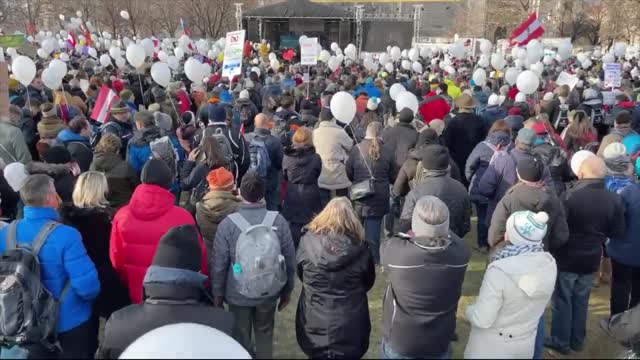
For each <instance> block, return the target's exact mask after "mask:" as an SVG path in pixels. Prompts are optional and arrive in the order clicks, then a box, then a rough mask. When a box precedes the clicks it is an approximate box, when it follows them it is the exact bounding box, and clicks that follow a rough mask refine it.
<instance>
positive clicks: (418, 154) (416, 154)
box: [407, 149, 422, 161]
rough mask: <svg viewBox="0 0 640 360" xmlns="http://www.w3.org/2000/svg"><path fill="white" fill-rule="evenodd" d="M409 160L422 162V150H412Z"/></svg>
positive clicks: (408, 156)
mask: <svg viewBox="0 0 640 360" xmlns="http://www.w3.org/2000/svg"><path fill="white" fill-rule="evenodd" d="M407 159H411V160H415V161H422V149H413V150H410V151H409V153H408V154H407Z"/></svg>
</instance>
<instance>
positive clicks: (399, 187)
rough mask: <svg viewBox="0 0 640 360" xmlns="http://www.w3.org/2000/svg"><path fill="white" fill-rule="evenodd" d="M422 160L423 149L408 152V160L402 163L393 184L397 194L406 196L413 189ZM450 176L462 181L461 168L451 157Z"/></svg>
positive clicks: (394, 192) (394, 191)
mask: <svg viewBox="0 0 640 360" xmlns="http://www.w3.org/2000/svg"><path fill="white" fill-rule="evenodd" d="M421 161H422V149H414V150H411V151H409V154H407V160H405V161H404V164H402V167H401V168H400V171H399V172H398V176H396V181H395V182H394V184H393V194H394V195H395V196H403V197H404V196H406V195H407V194H408V193H409V191H411V188H412V186H413V184H412V182H413V180H414V179H415V177H416V170H417V168H418V163H419V162H421ZM449 176H450V177H451V178H452V179H454V180H458V181H460V182H462V175H461V174H460V169H458V165H456V163H454V162H453V160H452V159H449Z"/></svg>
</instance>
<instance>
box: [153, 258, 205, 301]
mask: <svg viewBox="0 0 640 360" xmlns="http://www.w3.org/2000/svg"><path fill="white" fill-rule="evenodd" d="M206 281H207V277H206V276H205V275H202V274H200V273H197V272H195V271H190V270H185V269H177V268H170V267H164V266H157V265H151V266H149V268H148V269H147V272H146V274H145V276H144V281H143V287H144V298H145V301H147V302H151V303H153V301H154V300H194V301H198V300H200V299H201V297H202V294H203V293H204V291H203V290H204V285H205V282H206Z"/></svg>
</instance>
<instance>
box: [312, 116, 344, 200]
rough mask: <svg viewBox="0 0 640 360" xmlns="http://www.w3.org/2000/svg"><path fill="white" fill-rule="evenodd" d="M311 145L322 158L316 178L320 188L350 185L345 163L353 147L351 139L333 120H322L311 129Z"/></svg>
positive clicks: (342, 187) (335, 188)
mask: <svg viewBox="0 0 640 360" xmlns="http://www.w3.org/2000/svg"><path fill="white" fill-rule="evenodd" d="M313 146H314V147H315V148H316V153H317V154H318V155H320V158H321V159H322V172H321V173H320V178H319V179H318V186H320V188H321V189H327V190H338V189H346V188H348V187H350V186H351V182H350V181H349V179H348V178H347V171H346V169H345V164H346V162H347V159H348V158H349V152H350V151H351V148H352V147H353V140H352V139H351V138H350V137H349V135H347V133H346V132H345V131H344V129H342V128H341V127H340V126H338V125H337V124H336V122H335V120H332V121H322V122H320V124H319V125H318V128H317V129H315V130H314V131H313Z"/></svg>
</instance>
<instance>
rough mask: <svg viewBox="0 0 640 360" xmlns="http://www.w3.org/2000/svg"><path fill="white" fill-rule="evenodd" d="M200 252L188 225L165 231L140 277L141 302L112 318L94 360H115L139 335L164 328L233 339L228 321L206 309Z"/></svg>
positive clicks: (229, 318)
mask: <svg viewBox="0 0 640 360" xmlns="http://www.w3.org/2000/svg"><path fill="white" fill-rule="evenodd" d="M200 259H201V250H200V244H199V243H198V232H197V230H196V227H195V226H193V225H181V226H176V227H174V228H171V229H169V231H168V232H167V233H166V234H165V235H164V236H163V237H162V238H161V239H160V243H159V244H158V248H157V250H156V253H155V255H154V257H153V261H152V263H151V266H150V267H149V269H148V270H147V273H146V275H145V278H144V283H143V286H144V290H143V297H144V301H143V302H142V303H141V304H135V305H130V306H127V307H126V308H124V309H122V310H119V311H116V312H115V313H113V315H111V317H110V318H109V321H107V324H106V326H105V328H104V339H103V341H102V343H101V344H100V348H99V349H98V352H97V354H96V358H98V359H117V358H118V357H119V356H120V355H121V354H122V352H123V351H124V350H125V349H126V348H127V347H128V346H129V345H131V343H133V342H134V341H135V340H136V339H138V338H139V337H140V336H142V335H144V334H146V333H147V332H149V331H151V330H153V329H156V328H159V327H161V326H165V325H171V324H179V323H195V324H201V325H205V326H210V327H213V328H216V329H218V330H220V331H222V332H223V333H225V334H227V335H229V336H232V329H233V316H232V315H231V314H230V313H228V312H226V311H225V310H224V309H221V308H215V307H213V306H211V302H210V301H209V300H208V299H209V297H208V295H207V294H206V290H205V288H204V286H205V283H206V281H207V277H206V276H205V275H202V274H200V273H199V272H198V271H199V270H200Z"/></svg>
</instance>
